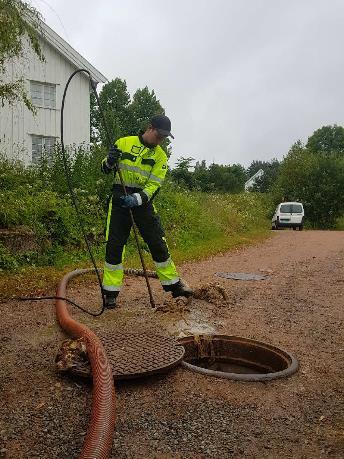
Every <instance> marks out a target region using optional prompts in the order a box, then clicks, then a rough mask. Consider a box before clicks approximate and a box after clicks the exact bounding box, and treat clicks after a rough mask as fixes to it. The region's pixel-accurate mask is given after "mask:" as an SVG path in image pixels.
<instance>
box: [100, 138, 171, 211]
mask: <svg viewBox="0 0 344 459" xmlns="http://www.w3.org/2000/svg"><path fill="white" fill-rule="evenodd" d="M115 146H116V147H117V148H118V149H119V150H121V151H122V152H123V153H122V156H121V159H120V160H119V162H118V165H119V169H120V170H121V173H122V177H123V181H124V184H125V186H127V187H134V188H139V189H140V190H141V191H140V195H141V198H142V202H143V203H145V202H147V201H149V200H151V199H152V198H153V197H154V196H155V194H156V193H157V191H158V190H159V188H160V187H161V185H162V183H163V181H164V179H165V175H166V172H167V156H166V153H165V152H164V150H163V149H162V148H161V147H160V145H157V146H156V147H154V148H149V147H146V146H145V145H144V144H143V143H142V137H141V136H137V135H136V136H129V137H122V138H120V139H118V140H117V141H116V144H115ZM106 159H107V158H105V159H104V160H103V165H104V164H106ZM104 169H106V168H104V167H103V170H104ZM114 183H115V184H119V185H120V184H121V182H120V179H119V176H118V172H117V173H116V174H115V181H114Z"/></svg>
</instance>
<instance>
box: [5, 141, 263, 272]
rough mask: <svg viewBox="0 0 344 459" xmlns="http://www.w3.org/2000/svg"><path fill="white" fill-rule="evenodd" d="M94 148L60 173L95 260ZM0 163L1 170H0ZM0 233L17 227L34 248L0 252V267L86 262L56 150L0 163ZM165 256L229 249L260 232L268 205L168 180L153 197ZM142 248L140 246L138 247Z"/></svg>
mask: <svg viewBox="0 0 344 459" xmlns="http://www.w3.org/2000/svg"><path fill="white" fill-rule="evenodd" d="M103 157H104V152H103V151H102V150H101V149H98V148H96V149H93V150H92V151H81V150H78V151H77V152H75V155H74V157H73V158H72V159H71V158H70V157H68V170H69V171H70V176H71V180H72V184H73V189H74V193H75V196H76V199H77V203H78V209H79V215H80V218H81V223H82V225H83V227H84V229H85V231H86V234H87V238H88V240H89V241H90V242H91V243H92V247H93V252H94V253H95V254H96V255H97V256H98V257H103V252H104V229H105V221H106V210H107V209H106V201H107V195H108V194H109V192H110V191H111V181H112V177H104V176H103V175H102V174H101V172H100V167H99V165H100V162H101V159H102V158H103ZM2 165H4V166H6V167H3V168H1V167H2ZM0 168H1V170H2V171H4V172H3V174H2V175H1V182H0V227H2V228H7V229H11V228H16V227H18V226H24V227H25V228H27V229H29V230H31V231H32V232H33V233H34V235H35V241H36V243H37V244H38V247H39V248H40V250H39V251H38V253H37V252H35V253H33V252H27V253H20V254H18V253H17V254H11V253H10V252H9V251H6V249H5V248H4V247H3V248H2V252H1V254H2V255H1V256H2V258H1V260H2V262H1V263H2V265H1V266H2V269H15V268H16V267H17V266H23V265H25V264H26V265H34V266H38V265H41V266H42V265H43V266H44V265H55V266H62V265H63V264H68V263H71V262H73V263H78V262H80V261H84V260H86V259H87V252H86V250H85V248H86V247H85V243H84V239H83V235H82V231H81V227H80V222H79V220H78V218H77V215H76V211H75V209H74V207H73V206H72V202H71V199H70V195H69V192H68V187H67V182H66V178H65V173H64V165H63V162H62V158H61V152H60V151H59V150H57V152H56V155H55V157H54V160H53V161H52V162H50V163H49V161H47V160H46V159H44V160H43V161H42V162H41V163H40V164H39V165H37V166H32V167H29V168H23V167H22V166H21V165H20V164H19V163H12V166H11V163H10V162H9V161H5V162H3V164H2V163H1V160H0ZM155 205H156V207H157V210H158V211H159V214H160V216H161V220H162V223H163V226H164V227H165V230H166V235H167V240H168V244H169V246H170V249H171V252H172V254H173V255H174V253H177V254H178V253H179V254H184V255H185V254H186V253H187V254H189V256H196V255H197V256H199V255H201V254H202V253H206V252H207V251H209V250H210V249H211V250H212V251H213V252H216V250H221V249H223V248H225V247H227V246H230V241H231V240H232V239H233V237H234V236H237V235H238V234H241V235H244V234H248V233H250V232H251V231H261V230H262V229H263V228H268V227H269V224H268V222H267V220H266V213H267V208H268V207H269V203H268V199H267V198H266V197H264V195H262V194H250V193H245V194H244V193H243V194H235V195H234V194H225V193H223V194H221V195H219V194H206V193H202V192H187V191H186V190H184V189H182V188H178V187H176V185H175V184H173V183H170V182H169V181H168V180H167V181H166V183H165V184H164V187H163V189H162V190H161V192H160V193H159V194H158V196H157V198H156V199H155ZM142 247H143V248H145V249H147V247H145V244H143V243H142ZM135 254H136V247H135V241H134V239H133V238H132V237H131V238H130V239H129V241H128V246H127V256H128V257H129V258H130V257H131V256H135Z"/></svg>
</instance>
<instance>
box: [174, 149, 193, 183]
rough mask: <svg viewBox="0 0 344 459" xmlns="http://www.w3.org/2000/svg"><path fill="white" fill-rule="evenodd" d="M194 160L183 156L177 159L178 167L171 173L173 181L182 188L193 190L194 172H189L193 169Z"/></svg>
mask: <svg viewBox="0 0 344 459" xmlns="http://www.w3.org/2000/svg"><path fill="white" fill-rule="evenodd" d="M193 161H194V158H190V157H189V158H184V157H183V156H182V157H180V158H178V159H177V164H176V167H175V168H174V169H173V170H172V171H171V177H172V180H174V181H175V182H176V183H178V184H179V185H181V186H185V187H187V188H189V189H192V188H193V180H192V172H191V171H190V170H189V169H190V168H192V167H193V166H192V162H193Z"/></svg>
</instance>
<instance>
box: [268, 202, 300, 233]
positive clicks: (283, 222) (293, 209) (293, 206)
mask: <svg viewBox="0 0 344 459" xmlns="http://www.w3.org/2000/svg"><path fill="white" fill-rule="evenodd" d="M304 217H305V212H304V210H303V205H302V204H301V202H281V203H280V204H278V206H277V208H276V210H275V213H274V216H273V217H272V220H271V229H273V230H278V229H279V228H284V227H287V228H293V230H296V228H299V231H301V230H303V221H304Z"/></svg>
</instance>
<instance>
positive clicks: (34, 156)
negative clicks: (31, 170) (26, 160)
mask: <svg viewBox="0 0 344 459" xmlns="http://www.w3.org/2000/svg"><path fill="white" fill-rule="evenodd" d="M38 139H39V140H40V141H39V142H37V145H38V147H39V148H40V151H39V149H38V150H37V149H34V141H35V140H38ZM51 139H53V144H52V145H49V146H48V148H47V147H46V143H47V140H49V141H50V140H51ZM56 140H57V137H54V136H44V135H37V134H31V163H32V164H38V163H39V161H40V160H41V159H42V156H43V153H46V156H47V158H48V161H50V160H51V159H52V156H53V152H54V148H55V146H56Z"/></svg>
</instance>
